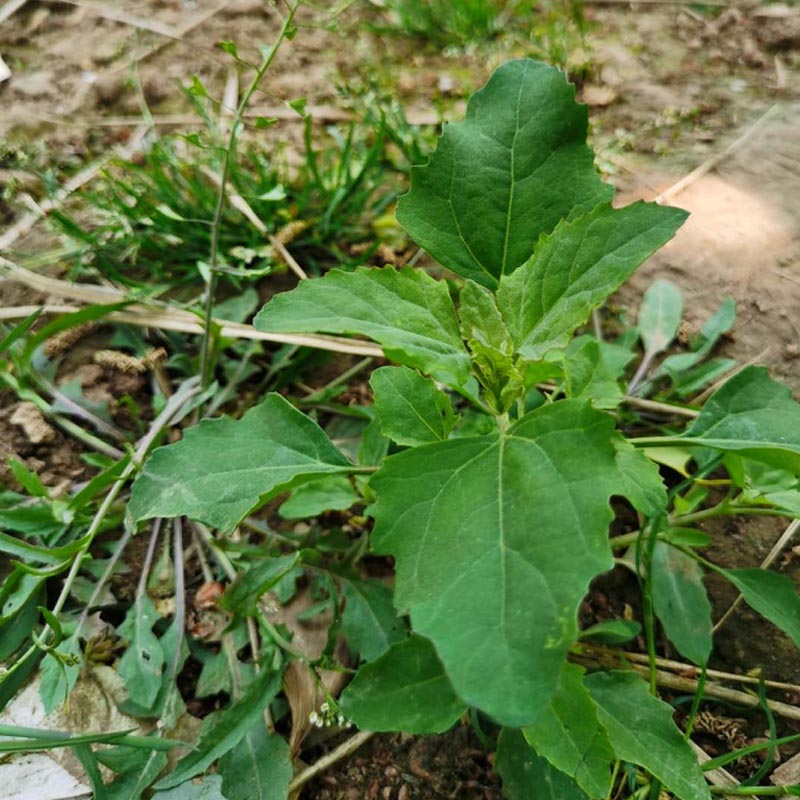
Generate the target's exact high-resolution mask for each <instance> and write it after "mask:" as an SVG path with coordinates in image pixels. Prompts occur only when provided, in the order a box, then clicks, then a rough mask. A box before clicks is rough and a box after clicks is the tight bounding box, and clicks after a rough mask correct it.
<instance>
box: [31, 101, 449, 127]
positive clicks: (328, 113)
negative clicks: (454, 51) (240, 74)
mask: <svg viewBox="0 0 800 800" xmlns="http://www.w3.org/2000/svg"><path fill="white" fill-rule="evenodd" d="M305 114H306V116H308V117H311V119H312V120H313V121H314V122H320V123H323V124H328V123H333V122H354V121H358V118H357V117H356V116H354V115H353V114H351V113H350V112H348V111H343V110H342V109H339V108H336V107H335V106H326V105H314V106H307V107H306V110H305ZM242 116H243V117H244V118H245V119H255V118H258V117H264V118H265V119H277V120H280V121H281V122H303V121H304V120H305V117H301V116H300V115H299V114H298V113H297V112H296V111H295V110H294V109H291V108H287V107H285V106H253V107H252V108H250V109H248V110H247V111H245V112H244V114H243V115H242ZM36 118H37V119H41V120H43V121H45V122H49V123H51V124H53V125H65V126H69V127H74V128H128V127H132V126H135V125H139V124H140V123H141V121H142V118H141V117H137V116H133V115H130V116H115V117H110V116H109V117H89V116H75V117H69V118H67V117H56V116H52V115H50V114H41V113H39V114H37V115H36ZM406 119H407V121H408V123H409V124H410V125H419V126H426V127H427V126H432V125H439V124H440V123H441V121H442V119H441V117H440V116H439V115H438V114H431V113H429V112H425V111H419V112H415V111H409V112H408V113H407V114H406ZM149 121H150V122H151V123H152V124H153V125H156V126H158V125H180V126H193V127H194V126H196V127H202V126H203V125H205V122H204V121H203V120H202V119H201V118H200V117H198V116H197V115H196V114H154V115H153V116H152V118H151V119H150V120H149Z"/></svg>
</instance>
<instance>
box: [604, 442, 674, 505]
mask: <svg viewBox="0 0 800 800" xmlns="http://www.w3.org/2000/svg"><path fill="white" fill-rule="evenodd" d="M615 444H616V447H617V469H618V470H619V472H620V475H621V476H622V478H623V481H624V482H625V488H624V489H623V490H622V491H621V492H620V494H621V495H622V496H623V497H626V498H627V499H628V500H629V501H630V503H631V505H633V507H634V508H635V509H636V510H637V511H640V512H641V513H642V514H644V515H645V516H647V517H656V516H659V515H660V514H662V513H663V512H664V511H665V509H666V508H667V490H666V487H665V486H664V480H663V479H662V477H661V474H660V473H659V471H658V467H657V466H656V465H655V464H654V463H653V462H652V461H651V460H650V459H649V458H647V457H646V456H645V454H644V453H643V452H642V451H641V450H637V449H636V448H635V447H634V446H633V445H631V444H629V443H628V442H626V441H625V440H624V439H617V440H616V441H615Z"/></svg>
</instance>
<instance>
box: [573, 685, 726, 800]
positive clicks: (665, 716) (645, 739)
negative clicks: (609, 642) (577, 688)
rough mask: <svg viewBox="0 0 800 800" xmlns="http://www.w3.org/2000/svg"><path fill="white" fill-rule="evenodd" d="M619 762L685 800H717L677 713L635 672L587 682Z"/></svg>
mask: <svg viewBox="0 0 800 800" xmlns="http://www.w3.org/2000/svg"><path fill="white" fill-rule="evenodd" d="M584 682H585V684H586V688H587V689H588V690H589V694H590V695H591V696H592V699H593V700H594V702H595V703H596V704H597V715H598V718H599V719H600V722H601V724H602V725H603V727H604V728H605V729H606V733H607V734H608V738H609V739H610V741H611V742H612V744H613V746H614V750H615V751H616V753H617V758H619V759H621V760H623V761H630V762H631V763H633V764H638V765H639V766H641V767H644V768H645V769H646V770H648V771H649V772H650V773H652V774H653V775H654V776H655V777H656V778H658V780H660V781H661V782H662V783H663V784H664V787H665V788H666V789H668V790H669V791H671V792H673V793H674V794H675V795H676V796H677V797H679V798H680V799H681V800H711V793H710V792H709V790H708V786H707V784H706V782H705V779H704V778H703V772H702V770H701V769H700V765H699V764H698V763H697V758H696V757H695V755H694V752H693V751H692V749H691V748H690V747H689V743H688V742H687V741H686V740H685V739H684V738H683V736H682V734H681V732H680V731H679V730H678V729H677V728H676V727H675V723H674V722H673V721H672V713H673V711H672V708H671V706H668V705H667V704H666V703H663V702H661V700H658V699H657V698H655V697H653V695H651V694H650V692H648V690H647V685H646V684H645V682H644V681H643V680H642V679H641V678H640V677H638V676H637V675H635V674H634V673H632V672H616V671H612V672H595V673H593V674H592V675H589V676H587V677H586V679H585V681H584Z"/></svg>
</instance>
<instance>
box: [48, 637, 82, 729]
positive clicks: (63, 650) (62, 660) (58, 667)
mask: <svg viewBox="0 0 800 800" xmlns="http://www.w3.org/2000/svg"><path fill="white" fill-rule="evenodd" d="M41 670H42V677H41V680H40V681H39V695H40V697H41V698H42V705H43V706H44V712H45V714H50V713H51V712H53V711H54V710H55V709H56V708H58V707H59V706H62V705H64V703H66V702H67V698H68V697H69V693H70V692H71V691H72V689H73V688H74V686H75V684H76V683H77V682H78V677H79V676H80V673H81V648H80V644H79V643H78V642H77V641H76V640H75V639H73V638H72V637H70V638H69V639H65V640H64V641H63V642H61V644H60V645H58V647H56V648H55V649H54V650H53V651H52V652H50V653H46V654H45V657H44V660H43V661H42V667H41Z"/></svg>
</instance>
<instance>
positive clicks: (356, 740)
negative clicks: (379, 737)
mask: <svg viewBox="0 0 800 800" xmlns="http://www.w3.org/2000/svg"><path fill="white" fill-rule="evenodd" d="M374 735H375V734H374V733H373V732H372V731H359V732H358V733H357V734H355V735H354V736H351V737H350V738H349V739H348V740H347V741H346V742H343V743H342V744H340V745H339V746H338V747H337V748H336V749H335V750H331V752H330V753H326V754H325V755H324V756H322V758H320V759H319V761H317V762H315V763H314V764H312V765H311V766H310V767H308V768H307V769H304V770H303V771H302V772H301V773H299V774H298V775H296V776H295V777H294V779H293V780H292V782H291V783H290V784H289V797H297V792H298V791H299V790H300V789H301V788H302V787H303V786H305V784H307V783H308V782H309V781H310V780H311V779H312V778H315V777H316V776H317V775H319V774H320V773H322V772H324V771H325V770H326V769H330V767H332V766H333V765H334V764H335V763H336V762H338V761H341V760H342V759H343V758H347V756H349V755H350V754H351V753H354V752H355V751H356V750H358V748H359V747H361V745H363V744H364V743H365V742H367V741H369V740H370V739H371V738H372V737H373V736H374Z"/></svg>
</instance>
